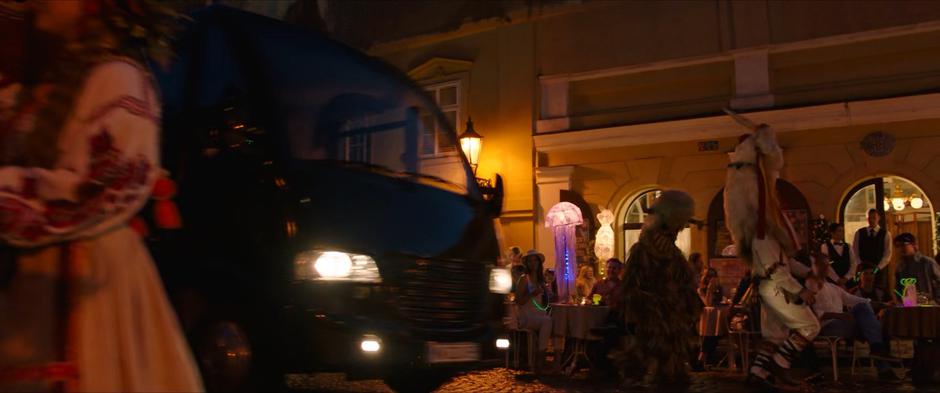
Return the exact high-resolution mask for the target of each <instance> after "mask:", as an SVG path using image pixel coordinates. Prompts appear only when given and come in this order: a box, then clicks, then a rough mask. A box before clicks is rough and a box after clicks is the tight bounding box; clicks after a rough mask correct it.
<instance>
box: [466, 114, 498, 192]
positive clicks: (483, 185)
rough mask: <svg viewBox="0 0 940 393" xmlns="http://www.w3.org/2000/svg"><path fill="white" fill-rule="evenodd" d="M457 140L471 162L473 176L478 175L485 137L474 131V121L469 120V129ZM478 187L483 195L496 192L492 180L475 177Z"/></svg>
mask: <svg viewBox="0 0 940 393" xmlns="http://www.w3.org/2000/svg"><path fill="white" fill-rule="evenodd" d="M457 140H459V141H460V149H461V150H463V155H464V156H466V157H467V161H469V162H470V168H471V169H473V176H476V175H477V166H479V164H480V150H481V149H482V148H483V135H480V134H478V133H477V131H476V130H474V129H473V119H472V118H470V117H468V118H467V128H466V129H465V130H464V131H463V132H462V133H461V134H460V135H458V136H457ZM475 179H476V182H477V186H479V187H480V192H482V193H483V195H490V196H491V195H492V194H493V192H494V191H495V187H493V183H492V182H490V179H481V178H479V177H475Z"/></svg>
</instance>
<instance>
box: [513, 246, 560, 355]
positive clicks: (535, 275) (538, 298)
mask: <svg viewBox="0 0 940 393" xmlns="http://www.w3.org/2000/svg"><path fill="white" fill-rule="evenodd" d="M544 263H545V256H543V255H542V253H540V252H538V251H536V250H529V251H528V252H526V254H525V255H524V256H523V257H522V265H523V266H525V269H526V270H525V273H524V274H522V275H521V276H520V277H519V279H518V282H516V291H515V302H516V305H518V306H519V316H518V317H519V327H521V328H523V329H530V330H535V331H537V332H538V335H539V340H538V351H537V352H536V356H535V357H536V358H535V361H534V362H533V363H534V364H535V372H536V373H540V372H542V371H545V370H546V369H547V368H548V367H547V364H546V361H545V351H546V349H548V340H549V339H550V338H551V336H552V318H551V317H549V316H548V313H547V312H546V309H547V308H548V300H547V299H546V296H545V277H544V275H543V273H542V272H543V270H542V264H544ZM560 361H561V356H555V363H556V365H557V364H559V363H560Z"/></svg>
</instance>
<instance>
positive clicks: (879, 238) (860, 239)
mask: <svg viewBox="0 0 940 393" xmlns="http://www.w3.org/2000/svg"><path fill="white" fill-rule="evenodd" d="M880 222H881V213H880V212H878V210H876V209H869V210H868V226H867V227H865V228H862V229H859V230H858V232H855V240H854V241H853V242H852V246H853V247H854V248H855V255H857V256H858V260H859V263H867V264H870V265H872V266H875V288H879V289H881V290H887V289H888V288H889V287H890V283H889V281H890V280H889V279H888V272H887V270H888V262H890V261H891V253H892V251H893V250H892V248H891V233H889V232H888V230H887V229H885V228H882V227H881V226H880Z"/></svg>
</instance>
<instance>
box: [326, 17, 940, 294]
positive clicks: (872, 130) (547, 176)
mask: <svg viewBox="0 0 940 393" xmlns="http://www.w3.org/2000/svg"><path fill="white" fill-rule="evenodd" d="M320 3H321V4H320V5H321V7H319V9H320V11H321V12H324V15H325V18H326V19H327V23H326V24H327V25H328V26H330V31H331V32H333V33H334V36H335V37H336V38H338V39H340V40H345V41H347V42H350V43H351V44H353V45H357V46H360V47H362V48H365V49H367V50H368V52H370V53H371V54H373V55H375V56H378V57H380V58H382V59H384V60H386V61H387V62H389V63H391V64H392V65H394V66H395V67H397V68H399V69H401V70H403V71H404V72H407V73H408V74H409V75H410V76H411V77H412V78H413V79H414V80H415V81H416V82H417V83H419V84H421V85H423V86H426V87H427V88H428V90H429V91H431V92H434V94H437V95H436V96H435V97H437V98H438V99H439V100H440V94H441V89H442V88H448V89H450V88H453V91H451V90H448V93H447V101H446V102H441V104H442V106H448V105H449V106H448V107H449V108H453V112H454V117H453V118H454V126H455V127H456V128H457V132H460V131H462V130H463V129H464V123H465V121H466V120H467V119H468V118H470V117H472V118H473V121H474V123H475V126H476V129H477V131H478V132H479V133H481V134H482V135H483V136H484V139H483V149H482V153H481V155H480V160H479V161H480V163H479V170H478V172H477V175H478V176H479V177H484V178H492V177H493V176H494V175H495V174H496V173H499V174H501V175H502V176H503V177H504V178H505V180H506V201H505V213H504V215H503V217H502V218H501V219H500V225H501V227H502V231H503V237H504V243H505V246H507V247H508V246H511V245H517V246H520V247H521V248H523V249H526V248H530V247H534V248H537V249H539V250H540V251H542V252H544V253H545V254H546V256H547V257H548V259H549V260H551V259H552V258H553V256H554V255H553V253H554V251H553V250H554V245H553V241H554V239H553V237H552V233H551V231H550V228H546V227H545V226H544V214H545V212H546V211H548V209H550V208H551V207H552V206H554V205H555V204H556V203H559V202H562V201H569V202H573V203H576V204H577V205H578V206H580V207H582V210H583V213H584V216H585V221H586V223H585V226H584V228H582V231H581V232H582V235H581V236H582V237H584V239H582V243H583V244H582V245H583V246H584V248H585V250H587V251H586V252H587V253H588V254H590V244H591V241H592V239H593V237H592V236H593V231H595V230H596V229H597V227H598V225H597V223H596V222H594V220H592V218H593V217H594V215H596V214H598V213H599V212H600V211H601V210H603V209H609V210H611V211H612V212H613V213H614V216H615V217H616V219H615V222H614V225H613V227H614V232H615V246H614V250H615V254H614V255H615V256H617V257H619V258H624V257H625V256H626V254H627V251H628V249H629V247H630V245H631V243H632V241H634V240H635V236H636V233H637V230H638V228H639V225H640V224H641V223H642V219H643V212H642V206H643V205H644V204H645V203H647V202H648V201H650V200H651V199H652V198H653V197H655V195H656V191H657V190H663V189H680V190H683V191H686V192H688V193H689V194H691V195H692V196H693V198H694V199H695V201H696V215H697V216H698V218H700V219H701V220H703V221H704V222H705V225H702V226H693V227H690V228H689V229H688V230H687V231H685V232H684V233H683V234H682V235H681V236H680V240H679V242H680V247H682V248H683V249H684V250H685V251H686V252H701V253H703V254H704V255H706V256H707V257H708V259H710V260H711V261H712V262H713V264H715V265H716V266H718V267H722V268H723V271H724V272H726V273H723V276H724V277H723V279H724V280H728V281H731V280H732V279H733V277H734V276H735V275H738V274H740V271H739V270H740V269H739V268H738V267H737V264H736V263H734V260H731V259H727V258H721V255H720V254H721V250H722V249H723V248H724V247H725V246H726V245H728V244H729V243H730V239H729V238H728V235H727V232H726V231H725V230H724V225H723V222H722V216H723V213H722V212H723V205H722V201H721V191H722V188H723V186H724V179H725V173H726V166H727V164H728V159H727V156H726V153H727V152H728V151H730V150H731V149H733V148H734V146H735V144H736V142H737V137H738V136H739V135H740V134H742V133H745V132H746V130H745V129H744V128H742V127H741V126H739V125H737V124H736V123H735V122H734V121H732V119H731V118H730V117H729V116H727V115H725V114H724V113H723V109H724V108H730V109H732V110H735V111H737V112H739V113H742V114H744V115H745V116H747V117H748V118H750V119H752V120H753V121H755V122H764V123H768V124H770V125H772V126H773V127H774V128H775V129H776V130H777V132H778V138H779V142H780V144H781V146H782V147H783V149H784V157H785V160H786V166H785V168H784V170H783V174H782V179H783V182H782V183H783V184H782V185H781V186H780V187H779V188H780V189H781V194H782V195H781V198H782V199H783V205H784V209H785V210H786V213H787V214H788V215H789V216H790V218H791V221H793V222H794V225H795V226H796V229H797V230H798V232H800V234H801V236H802V237H803V240H804V242H805V243H806V244H807V245H810V244H811V238H812V233H811V232H812V230H811V228H812V224H813V220H816V219H818V218H819V217H820V216H823V217H825V218H826V219H827V220H829V221H838V222H844V223H845V225H846V233H847V237H848V239H846V240H849V241H851V240H852V239H851V236H852V233H853V230H854V229H857V228H859V227H860V226H862V225H864V220H865V219H864V214H865V212H866V211H867V210H868V209H869V208H876V209H878V210H880V211H883V212H884V213H885V226H886V227H887V228H888V229H889V230H891V231H892V232H893V233H895V234H896V233H898V232H901V231H908V232H914V233H915V234H917V235H918V238H919V244H920V248H921V251H922V252H924V253H925V254H930V255H933V253H934V252H935V251H936V223H937V215H936V212H935V210H934V207H933V206H934V205H933V203H932V202H933V201H940V157H938V151H940V5H938V4H937V3H936V2H934V1H905V2H895V1H864V2H858V1H836V0H832V1H829V0H822V1H775V0H742V1H737V0H711V1H705V0H694V1H656V2H653V1H629V2H628V1H623V2H620V1H614V2H606V1H598V2H594V1H543V2H526V3H521V2H503V3H500V2H461V1H452V2H442V3H422V2H406V3H392V2H376V3H368V2H367V3H362V2H356V3H352V2H346V3H343V2H332V1H329V2H322V1H321V2H320ZM390 3H391V4H396V5H394V6H393V5H390ZM475 3H488V5H487V6H485V7H484V6H480V5H479V4H475ZM379 9H380V10H379ZM367 10H371V11H372V12H371V13H367V12H365V11H367ZM376 11H381V12H376ZM367 14H368V15H369V16H365V15H367ZM396 20H398V21H409V23H407V25H401V24H400V23H399V24H398V25H396V24H395V23H392V22H390V21H396ZM357 26H358V27H361V28H362V29H356V27H357ZM352 32H355V34H353V33H352ZM585 260H590V258H589V257H588V258H586V259H585ZM728 284H730V282H728ZM728 286H730V285H726V287H728Z"/></svg>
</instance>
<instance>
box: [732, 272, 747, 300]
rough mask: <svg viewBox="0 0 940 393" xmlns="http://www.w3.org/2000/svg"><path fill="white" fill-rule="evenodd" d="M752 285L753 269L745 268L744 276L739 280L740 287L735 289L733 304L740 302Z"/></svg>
mask: <svg viewBox="0 0 940 393" xmlns="http://www.w3.org/2000/svg"><path fill="white" fill-rule="evenodd" d="M750 287H751V269H749V268H745V269H744V276H743V277H741V280H740V281H738V288H737V289H735V290H734V296H732V297H731V304H740V303H741V298H743V297H744V294H745V293H746V292H747V289H748V288H750Z"/></svg>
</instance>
